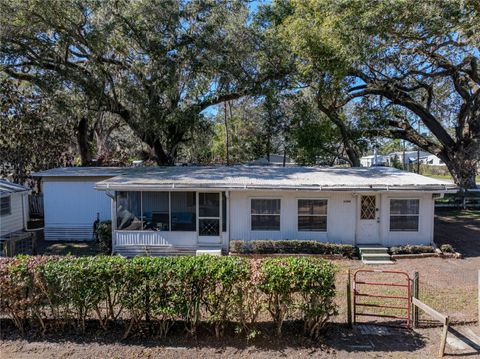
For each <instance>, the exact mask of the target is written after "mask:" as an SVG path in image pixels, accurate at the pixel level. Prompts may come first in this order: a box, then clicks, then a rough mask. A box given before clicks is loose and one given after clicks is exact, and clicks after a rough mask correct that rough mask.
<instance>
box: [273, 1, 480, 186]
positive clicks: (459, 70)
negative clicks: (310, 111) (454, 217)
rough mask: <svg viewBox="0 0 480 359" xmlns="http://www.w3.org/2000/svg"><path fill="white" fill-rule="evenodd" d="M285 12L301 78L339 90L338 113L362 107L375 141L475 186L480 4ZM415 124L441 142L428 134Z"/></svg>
mask: <svg viewBox="0 0 480 359" xmlns="http://www.w3.org/2000/svg"><path fill="white" fill-rule="evenodd" d="M275 6H277V7H279V8H280V10H279V11H278V12H279V13H282V14H286V15H285V16H284V17H283V18H282V21H281V23H280V25H279V26H280V27H281V31H283V33H284V39H285V41H287V42H288V43H289V44H290V45H291V47H292V50H293V51H294V52H295V53H296V55H297V57H298V64H299V67H300V68H301V70H302V71H303V72H304V73H305V74H306V75H307V76H310V77H311V78H312V80H313V81H314V82H315V83H319V84H320V85H321V86H323V84H324V83H325V82H327V83H328V84H329V86H334V87H335V88H338V89H339V91H338V92H336V93H339V94H340V95H341V96H338V100H336V101H335V103H334V104H333V105H331V109H332V110H334V109H340V108H342V107H344V106H346V105H347V104H351V105H352V106H358V107H360V108H361V109H363V110H365V111H367V113H368V116H367V118H369V119H370V126H371V132H372V133H375V134H377V135H382V136H386V137H392V138H399V139H404V140H407V141H409V142H411V143H413V144H415V145H417V146H419V147H420V148H422V149H424V150H426V151H429V152H431V153H433V154H435V155H437V156H438V157H440V158H441V159H442V160H443V161H444V162H445V163H446V165H447V167H448V168H449V170H450V172H451V173H452V175H453V177H454V179H455V181H456V183H457V184H459V185H461V186H462V187H464V188H471V187H474V186H475V172H476V170H477V165H478V162H479V157H480V156H479V151H480V149H479V146H480V144H479V137H480V72H479V67H478V61H479V49H480V38H479V32H478V30H479V26H480V25H479V24H480V16H479V11H480V10H479V9H480V7H479V4H478V2H477V1H464V2H463V1H462V2H456V1H455V2H451V1H433V0H430V1H421V2H419V1H414V0H403V1H391V0H382V1H377V0H367V1H346V0H343V1H330V0H318V1H311V2H306V1H300V0H298V1H296V0H294V1H289V2H285V1H280V2H277V3H276V5H274V7H275ZM318 74H321V76H320V77H318ZM315 75H317V78H315ZM325 79H326V80H327V81H325ZM329 103H330V104H331V102H329ZM415 121H421V123H422V125H423V126H424V127H426V129H428V132H429V134H430V135H431V136H425V135H423V134H422V133H420V132H419V131H418V130H417V129H416V128H415V126H414V124H415Z"/></svg>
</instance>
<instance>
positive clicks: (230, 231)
mask: <svg viewBox="0 0 480 359" xmlns="http://www.w3.org/2000/svg"><path fill="white" fill-rule="evenodd" d="M372 194H375V195H377V198H378V199H377V205H376V207H377V208H378V212H377V214H376V218H375V220H374V223H375V226H376V227H375V230H376V231H377V232H378V240H377V238H375V243H377V244H381V245H383V246H387V247H391V246H397V245H406V244H417V245H418V244H424V245H429V244H431V243H432V242H433V218H434V201H433V199H432V193H427V192H415V191H412V192H393V191H384V192H358V193H355V192H347V191H345V192H343V191H342V192H340V191H337V192H321V191H315V192H313V191H312V192H309V191H275V190H270V191H255V190H241V191H230V192H227V208H228V210H227V213H228V215H227V232H223V233H221V238H220V240H221V241H220V243H217V244H216V245H212V246H210V247H217V248H223V249H225V250H226V249H228V244H229V240H247V241H249V240H281V239H283V240H316V241H322V242H331V243H342V244H352V245H357V244H360V243H363V244H365V243H366V242H361V238H360V236H359V229H358V228H359V221H360V205H359V204H360V198H361V196H362V195H372ZM254 198H272V199H280V200H281V205H280V230H279V231H254V230H252V229H251V208H250V206H251V199H254ZM299 199H326V200H327V201H328V202H327V230H326V231H325V232H314V231H308V232H303V231H299V230H298V200H299ZM391 199H418V200H419V214H418V217H419V227H418V231H414V232H410V231H405V232H391V231H390V200H391ZM111 210H112V213H113V218H114V222H115V204H114V202H112V203H111ZM377 232H375V233H377ZM376 237H377V236H376ZM113 246H114V252H117V253H121V254H124V255H128V256H133V255H136V254H141V253H144V252H145V251H146V249H147V248H148V251H147V252H148V253H151V254H152V255H155V253H156V252H155V251H156V250H158V249H159V248H162V247H177V248H187V249H188V248H190V249H192V250H194V249H196V248H198V247H200V246H202V243H201V242H200V241H199V237H198V233H197V232H196V231H189V232H175V231H152V230H143V231H132V230H115V229H114V231H113ZM159 254H161V252H159Z"/></svg>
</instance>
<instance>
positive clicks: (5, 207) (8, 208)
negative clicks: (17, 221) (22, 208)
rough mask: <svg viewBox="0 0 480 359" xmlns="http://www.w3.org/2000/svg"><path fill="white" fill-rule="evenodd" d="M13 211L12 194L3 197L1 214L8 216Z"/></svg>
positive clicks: (0, 208)
mask: <svg viewBox="0 0 480 359" xmlns="http://www.w3.org/2000/svg"><path fill="white" fill-rule="evenodd" d="M11 212H12V204H11V199H10V196H6V197H2V198H1V207H0V215H2V216H8V215H9V214H10V213H11Z"/></svg>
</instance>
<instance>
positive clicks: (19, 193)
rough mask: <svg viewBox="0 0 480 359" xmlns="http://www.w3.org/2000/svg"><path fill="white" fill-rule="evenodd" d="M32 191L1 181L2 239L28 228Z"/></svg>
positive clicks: (0, 229) (0, 226) (0, 211)
mask: <svg viewBox="0 0 480 359" xmlns="http://www.w3.org/2000/svg"><path fill="white" fill-rule="evenodd" d="M29 193H30V189H28V188H26V187H24V186H21V185H19V184H16V183H12V182H9V181H5V180H0V238H1V237H8V235H9V234H11V233H15V232H19V231H22V230H24V229H26V228H27V222H28V219H29V214H28V194H29Z"/></svg>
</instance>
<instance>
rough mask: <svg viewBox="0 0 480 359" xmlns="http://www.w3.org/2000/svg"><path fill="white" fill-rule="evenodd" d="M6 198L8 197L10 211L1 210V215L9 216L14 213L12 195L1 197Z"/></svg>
mask: <svg viewBox="0 0 480 359" xmlns="http://www.w3.org/2000/svg"><path fill="white" fill-rule="evenodd" d="M4 198H7V199H8V207H7V209H8V211H7V212H6V213H1V212H0V215H1V216H9V215H11V214H12V196H11V195H8V196H4V197H2V198H1V200H3V199H4Z"/></svg>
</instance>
